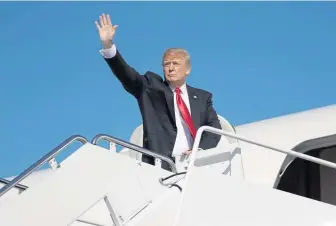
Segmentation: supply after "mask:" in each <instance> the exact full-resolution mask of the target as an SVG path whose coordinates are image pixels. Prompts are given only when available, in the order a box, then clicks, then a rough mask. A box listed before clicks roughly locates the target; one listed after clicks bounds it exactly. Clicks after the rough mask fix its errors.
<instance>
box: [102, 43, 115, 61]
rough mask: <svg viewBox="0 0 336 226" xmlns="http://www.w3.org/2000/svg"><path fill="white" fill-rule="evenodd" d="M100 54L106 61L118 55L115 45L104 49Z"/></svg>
mask: <svg viewBox="0 0 336 226" xmlns="http://www.w3.org/2000/svg"><path fill="white" fill-rule="evenodd" d="M99 52H100V54H101V55H102V56H103V57H104V58H105V59H110V58H113V57H114V56H115V55H116V54H117V48H116V46H115V45H114V44H113V45H112V47H111V48H109V49H102V50H100V51H99Z"/></svg>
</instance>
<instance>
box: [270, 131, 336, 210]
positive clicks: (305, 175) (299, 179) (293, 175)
mask: <svg viewBox="0 0 336 226" xmlns="http://www.w3.org/2000/svg"><path fill="white" fill-rule="evenodd" d="M293 150H294V151H297V152H301V153H305V154H307V155H310V156H314V157H317V158H321V159H324V160H327V161H330V162H334V163H336V134H335V135H332V136H327V137H322V138H317V139H313V140H309V141H305V142H303V143H301V144H299V145H297V146H296V147H295V148H294V149H293ZM289 159H290V158H289ZM288 161H289V162H288ZM288 161H287V163H286V160H285V161H284V167H285V166H286V165H288V164H289V165H288V166H287V168H285V169H284V172H283V173H282V176H281V178H280V179H279V180H278V184H277V186H275V188H276V189H279V190H282V191H286V192H290V193H293V194H297V195H300V196H303V197H307V198H310V199H314V200H317V201H321V202H325V203H329V204H332V205H336V192H335V187H336V169H331V168H329V167H326V166H321V165H319V164H316V163H313V162H308V161H306V160H303V159H298V158H295V159H294V160H292V161H291V160H288Z"/></svg>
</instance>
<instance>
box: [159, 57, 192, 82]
mask: <svg viewBox="0 0 336 226" xmlns="http://www.w3.org/2000/svg"><path fill="white" fill-rule="evenodd" d="M189 72H190V66H189V65H188V64H187V62H186V59H185V56H184V54H183V53H168V54H167V55H166V56H165V57H164V59H163V73H164V76H165V79H166V80H167V81H168V82H169V83H171V84H172V85H175V86H180V85H182V84H183V83H184V82H185V78H186V77H187V75H188V74H189Z"/></svg>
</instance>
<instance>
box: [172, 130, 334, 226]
mask: <svg viewBox="0 0 336 226" xmlns="http://www.w3.org/2000/svg"><path fill="white" fill-rule="evenodd" d="M205 131H208V132H210V133H215V134H217V135H221V136H228V137H231V138H234V139H237V140H241V141H245V142H247V143H250V144H254V145H257V146H261V147H264V148H268V149H271V150H274V151H277V152H281V153H285V154H287V155H291V156H294V157H297V158H300V159H304V160H307V161H311V162H314V163H317V164H321V165H324V166H327V167H330V168H333V169H336V164H335V163H333V162H329V161H326V160H323V159H319V158H316V157H313V156H309V155H306V154H303V153H299V152H295V151H291V150H284V149H280V148H275V147H272V146H269V145H265V144H261V143H258V142H256V141H253V140H250V139H247V138H244V137H242V136H238V135H236V134H234V133H230V132H225V131H223V130H220V129H217V128H214V127H210V126H202V127H200V128H199V129H198V130H197V133H196V137H195V142H194V145H193V148H192V152H191V154H190V160H189V164H188V169H187V172H186V176H185V180H184V184H185V185H184V188H183V193H182V196H181V198H180V205H179V206H178V209H177V211H176V216H175V222H174V224H173V225H174V226H175V225H177V223H178V219H179V215H180V213H181V210H182V205H181V203H183V201H184V199H185V195H184V194H187V192H186V191H187V190H188V179H189V175H190V172H191V170H192V168H193V167H195V159H196V152H197V151H198V146H199V145H200V142H201V137H202V133H203V132H205Z"/></svg>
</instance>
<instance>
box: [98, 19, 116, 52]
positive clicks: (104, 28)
mask: <svg viewBox="0 0 336 226" xmlns="http://www.w3.org/2000/svg"><path fill="white" fill-rule="evenodd" d="M99 22H100V24H99V23H98V22H97V21H95V24H96V26H97V29H98V33H99V36H100V40H101V41H102V44H103V48H104V49H109V48H111V47H112V40H113V37H114V35H115V32H116V29H117V27H118V25H112V23H111V19H110V15H108V14H107V15H105V14H104V13H103V14H102V15H101V16H99Z"/></svg>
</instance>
